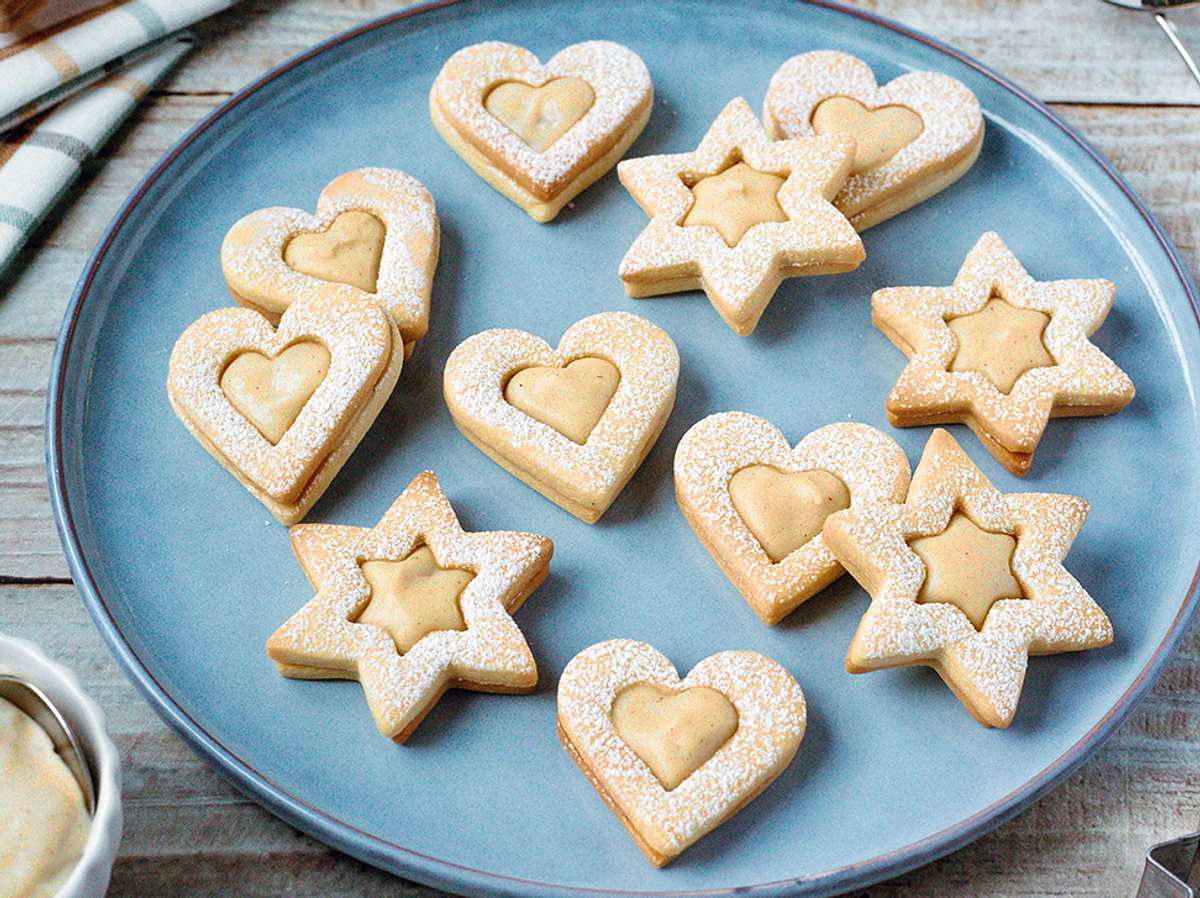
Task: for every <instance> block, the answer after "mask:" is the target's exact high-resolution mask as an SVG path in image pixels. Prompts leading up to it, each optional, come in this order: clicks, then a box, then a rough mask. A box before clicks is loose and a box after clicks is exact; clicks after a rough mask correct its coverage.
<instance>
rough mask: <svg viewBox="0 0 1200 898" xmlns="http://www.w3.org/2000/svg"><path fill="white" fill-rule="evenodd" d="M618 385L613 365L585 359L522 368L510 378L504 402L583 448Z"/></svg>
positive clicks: (618, 375)
mask: <svg viewBox="0 0 1200 898" xmlns="http://www.w3.org/2000/svg"><path fill="white" fill-rule="evenodd" d="M620 382H621V372H620V371H619V370H618V369H617V366H616V365H614V364H613V363H612V362H610V361H608V360H607V359H598V358H594V357H591V356H588V357H585V358H582V359H576V360H575V361H573V362H571V363H570V364H568V365H566V366H565V367H562V368H554V367H548V366H547V367H543V366H538V367H535V368H523V369H522V370H520V371H518V372H517V373H516V374H514V375H513V376H512V377H511V378H509V381H508V383H507V384H506V385H505V387H504V400H505V401H506V402H507V403H508V404H509V405H511V406H513V407H514V408H516V409H519V410H520V411H522V412H524V413H525V414H527V415H529V417H531V418H534V419H535V420H538V421H541V422H542V423H543V424H547V425H549V426H550V427H553V428H554V429H555V430H557V431H558V432H559V433H561V434H562V435H563V436H565V437H566V438H567V439H569V440H572V441H574V442H576V443H578V444H579V445H581V446H582V445H583V444H584V443H586V442H587V439H588V436H589V435H590V434H591V432H592V431H593V430H595V429H596V425H597V424H598V423H599V422H600V419H601V418H602V417H603V416H604V410H605V409H606V408H608V404H609V403H610V402H612V398H613V396H614V395H616V392H617V386H618V385H619V384H620Z"/></svg>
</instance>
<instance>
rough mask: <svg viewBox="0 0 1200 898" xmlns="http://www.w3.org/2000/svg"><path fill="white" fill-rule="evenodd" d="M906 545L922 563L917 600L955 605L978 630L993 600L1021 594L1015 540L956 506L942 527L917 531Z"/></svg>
mask: <svg viewBox="0 0 1200 898" xmlns="http://www.w3.org/2000/svg"><path fill="white" fill-rule="evenodd" d="M908 545H909V548H910V549H912V550H913V551H914V552H916V553H917V557H918V558H920V559H921V561H922V563H923V564H924V565H925V582H924V583H922V584H921V591H920V592H919V593H917V601H918V602H922V603H924V602H946V603H949V604H951V605H954V606H956V607H958V608H959V609H961V610H962V612H963V614H965V615H966V616H967V619H968V620H969V621H970V622H971V623H972V625H974V627H975V629H976V630H982V629H983V624H984V621H985V620H987V615H988V612H989V611H991V609H992V606H993V605H994V604H996V602H998V601H1000V600H1001V599H1020V598H1024V593H1023V592H1022V591H1021V584H1019V583H1018V582H1017V578H1016V577H1014V576H1013V573H1012V556H1013V551H1014V550H1015V549H1016V547H1017V541H1016V540H1015V539H1014V538H1013V537H1011V536H1009V535H1008V534H1007V533H992V532H990V531H988V530H984V529H983V528H982V527H979V526H977V525H976V524H975V522H974V521H972V520H971V519H970V518H969V517H967V516H966V515H965V514H962V513H961V512H955V514H954V515H953V516H952V517H951V518H950V524H949V525H948V526H947V527H946V529H945V530H943V531H942V532H941V533H938V534H936V535H934V536H922V537H918V538H917V539H914V540H912V541H911V542H910V543H909V544H908Z"/></svg>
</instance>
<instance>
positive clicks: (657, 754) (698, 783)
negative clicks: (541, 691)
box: [558, 639, 807, 867]
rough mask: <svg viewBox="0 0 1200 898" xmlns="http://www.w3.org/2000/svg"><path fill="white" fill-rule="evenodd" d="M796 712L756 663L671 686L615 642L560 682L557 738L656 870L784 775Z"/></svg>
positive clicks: (639, 648) (792, 749)
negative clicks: (780, 775)
mask: <svg viewBox="0 0 1200 898" xmlns="http://www.w3.org/2000/svg"><path fill="white" fill-rule="evenodd" d="M806 712H807V709H806V706H805V703H804V693H803V692H802V691H801V690H800V687H799V685H797V683H796V681H795V679H794V678H793V677H792V675H791V674H790V673H788V672H787V671H786V670H785V669H784V668H783V667H781V666H780V665H779V664H777V663H776V662H774V661H772V660H771V659H770V658H766V657H764V656H762V655H758V654H755V653H754V652H720V653H719V654H716V655H712V656H710V657H708V658H705V659H704V660H703V661H701V662H700V663H699V664H697V665H696V666H695V667H693V668H692V670H691V672H690V673H689V674H688V675H687V676H686V677H684V678H683V679H680V677H679V675H678V674H677V673H676V672H675V667H674V665H672V664H671V662H670V660H669V659H667V658H666V657H665V656H664V655H662V654H661V653H660V652H658V651H657V650H656V649H654V648H653V647H652V646H649V645H647V644H646V643H644V642H634V641H633V640H630V639H613V640H609V641H608V642H600V643H597V644H596V645H593V646H591V647H589V648H586V649H584V650H583V651H582V652H580V653H579V654H578V655H576V656H575V657H574V658H572V659H571V661H570V663H568V664H567V666H566V669H565V670H563V673H562V677H561V678H560V679H559V683H558V734H559V738H560V739H561V740H562V743H563V745H564V746H565V747H566V749H567V751H568V752H569V753H570V755H571V757H572V758H574V759H575V762H576V763H577V764H578V765H579V766H580V768H581V769H582V770H583V772H584V774H585V775H586V776H587V778H588V780H589V782H591V784H592V785H593V786H594V787H595V788H596V791H597V792H599V793H600V795H601V797H602V798H603V799H604V801H605V802H606V803H607V804H608V806H609V808H611V809H612V811H613V813H615V814H616V815H617V817H618V818H620V820H621V822H622V823H623V824H625V827H626V829H628V830H629V833H630V835H632V836H633V839H634V841H635V842H636V843H637V846H638V848H640V849H641V850H642V853H643V854H645V855H646V857H647V858H649V860H650V861H651V862H652V863H653V864H654V865H655V866H656V867H662V866H664V865H666V864H668V863H670V862H671V860H673V859H674V858H675V857H676V856H678V855H679V854H680V852H682V851H683V850H684V849H685V848H687V847H688V846H689V845H691V844H692V843H693V842H695V841H696V840H697V839H699V838H701V837H702V836H704V835H705V834H707V833H709V832H711V831H712V830H714V829H716V828H717V827H718V826H720V825H721V824H722V823H724V822H725V821H726V820H728V819H729V818H730V817H732V816H733V815H734V814H736V813H738V812H739V811H740V810H741V809H742V808H744V807H745V806H746V805H747V804H749V803H750V801H752V800H753V799H754V798H755V797H756V796H757V795H758V794H759V793H760V792H762V791H763V789H765V788H766V787H767V786H769V785H770V784H771V782H772V781H774V779H775V778H776V777H777V776H779V774H781V773H782V772H783V771H784V769H785V768H786V767H787V766H788V764H789V763H791V760H792V758H793V757H795V755H796V750H797V749H798V748H799V747H800V741H801V740H802V739H803V738H804V727H805V723H806Z"/></svg>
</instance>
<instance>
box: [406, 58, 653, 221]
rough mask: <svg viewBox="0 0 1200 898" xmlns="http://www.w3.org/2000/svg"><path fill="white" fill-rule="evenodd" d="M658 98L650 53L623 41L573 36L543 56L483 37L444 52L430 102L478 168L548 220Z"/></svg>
mask: <svg viewBox="0 0 1200 898" xmlns="http://www.w3.org/2000/svg"><path fill="white" fill-rule="evenodd" d="M653 101H654V85H653V83H652V82H651V80H650V72H649V71H648V70H647V68H646V65H645V63H643V62H642V59H641V57H640V56H638V55H637V54H636V53H634V52H633V51H632V50H630V49H629V48H628V47H623V46H621V45H620V44H614V43H612V42H611V41H585V42H583V43H580V44H572V45H571V46H569V47H566V48H564V49H563V50H560V51H559V52H558V53H556V54H555V55H554V56H553V57H552V58H551V59H550V61H549V62H547V63H546V64H545V65H543V64H542V63H541V62H539V61H538V58H537V57H536V56H534V55H533V54H532V53H530V52H529V51H528V50H526V49H525V48H524V47H518V46H516V45H514V44H507V43H503V42H500V41H487V42H485V43H482V44H474V45H472V46H470V47H464V48H463V49H462V50H459V51H458V52H457V53H455V54H454V55H453V56H451V57H450V58H449V59H448V60H446V64H445V65H444V66H442V70H441V71H440V72H439V73H438V76H437V79H436V80H435V81H434V82H433V87H432V88H431V89H430V92H429V111H430V115H431V116H432V118H433V123H434V126H435V127H436V128H437V129H438V133H440V134H441V135H442V137H443V138H445V140H446V142H447V143H448V144H450V146H451V148H452V149H453V150H454V151H455V152H456V153H458V154H459V155H460V156H461V157H462V158H463V160H464V161H465V162H466V163H467V164H468V165H470V166H471V168H473V169H474V170H475V171H476V173H477V174H479V175H480V177H482V178H483V179H484V180H485V181H487V182H488V183H489V184H491V185H492V186H493V187H494V188H496V189H497V190H498V191H500V192H501V193H502V194H504V195H505V196H506V197H508V198H509V199H510V200H512V201H513V202H514V203H516V204H517V205H518V206H520V207H521V208H522V209H524V210H525V211H526V212H528V213H529V215H530V217H532V218H533V219H534V220H535V221H543V222H544V221H549V220H550V219H552V218H554V216H555V215H557V214H558V212H559V210H560V209H562V207H563V206H564V205H566V204H567V203H568V202H569V201H570V200H571V199H572V198H573V197H575V196H576V195H578V194H579V192H580V191H582V190H584V189H585V188H586V187H587V186H588V185H589V184H591V183H592V182H593V181H595V180H597V179H598V178H599V177H600V176H601V175H603V174H604V173H605V172H607V171H608V170H609V169H610V168H612V167H613V166H614V165H615V164H616V163H617V160H618V159H620V158H621V157H622V156H623V155H624V154H625V151H626V150H627V149H629V146H630V144H632V143H633V141H634V140H636V139H637V136H638V135H639V134H640V133H641V131H642V128H644V127H645V126H646V122H647V120H648V119H649V118H650V109H651V106H652V105H653Z"/></svg>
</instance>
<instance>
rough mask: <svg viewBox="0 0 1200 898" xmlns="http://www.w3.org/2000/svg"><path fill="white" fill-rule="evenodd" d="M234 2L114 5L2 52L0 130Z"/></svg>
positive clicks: (145, 0) (143, 0) (170, 0)
mask: <svg viewBox="0 0 1200 898" xmlns="http://www.w3.org/2000/svg"><path fill="white" fill-rule="evenodd" d="M233 2H234V0H114V2H108V3H103V4H101V5H100V6H98V7H95V8H93V9H89V10H88V11H86V12H84V13H83V14H82V15H79V16H77V17H75V18H73V19H68V20H66V21H64V22H60V23H58V24H56V25H53V26H51V27H49V28H46V29H44V30H42V31H39V32H36V33H34V34H30V35H27V36H25V37H22V38H21V39H19V40H17V41H15V42H14V43H11V44H9V45H8V46H3V47H0V131H2V130H4V129H5V128H9V127H12V126H13V125H14V124H17V123H19V122H21V121H23V120H25V119H28V118H30V117H32V116H34V115H36V114H37V113H38V112H40V111H42V110H43V109H46V108H48V107H49V106H51V105H53V104H54V103H57V102H59V101H61V100H62V99H63V98H65V97H66V96H68V95H70V94H72V93H75V92H78V91H79V90H81V89H83V88H84V87H86V86H88V85H89V84H91V83H94V82H96V81H97V80H99V79H100V78H102V77H104V76H105V75H107V74H108V73H109V72H111V71H112V70H113V69H114V67H118V66H120V65H123V64H127V63H129V62H131V61H133V60H134V59H136V58H138V56H139V55H141V54H145V53H147V52H152V51H153V50H154V49H155V46H154V45H155V44H156V42H162V41H164V39H167V38H169V36H170V35H171V34H173V33H174V32H177V31H179V30H180V29H181V28H186V27H187V26H188V25H191V24H192V23H193V22H196V21H198V20H199V19H203V18H205V17H206V16H209V15H212V14H213V13H215V12H218V11H220V10H222V9H227V8H228V7H230V6H232V5H233Z"/></svg>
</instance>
